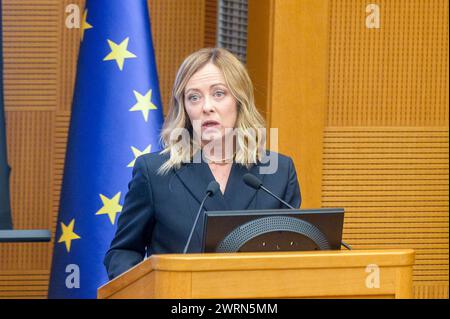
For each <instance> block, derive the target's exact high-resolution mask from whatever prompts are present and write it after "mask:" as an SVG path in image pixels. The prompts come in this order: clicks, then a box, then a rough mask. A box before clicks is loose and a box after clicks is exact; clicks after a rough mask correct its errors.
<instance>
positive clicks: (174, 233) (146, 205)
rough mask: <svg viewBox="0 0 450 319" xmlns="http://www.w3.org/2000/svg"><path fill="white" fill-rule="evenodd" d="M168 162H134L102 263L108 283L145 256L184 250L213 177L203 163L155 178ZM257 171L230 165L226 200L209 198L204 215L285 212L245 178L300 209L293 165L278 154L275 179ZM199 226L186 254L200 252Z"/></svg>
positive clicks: (154, 157)
mask: <svg viewBox="0 0 450 319" xmlns="http://www.w3.org/2000/svg"><path fill="white" fill-rule="evenodd" d="M272 154H274V153H272ZM167 159H168V155H160V154H159V153H152V154H146V155H142V156H140V157H138V159H137V160H136V162H135V165H134V168H133V177H132V179H131V181H130V183H129V184H128V189H129V190H128V193H127V194H126V196H125V202H124V205H123V209H122V212H121V213H120V215H119V219H118V224H117V231H116V234H115V237H114V239H113V240H112V242H111V247H110V249H109V250H108V252H107V253H106V256H105V259H104V264H105V266H106V270H107V272H108V276H109V278H110V279H112V278H114V277H116V276H118V275H119V274H121V273H122V272H124V271H126V270H128V269H129V268H131V267H133V266H134V265H136V264H138V263H139V262H141V261H142V260H143V259H144V257H145V255H147V256H150V255H151V254H165V253H181V252H182V251H183V248H184V246H185V245H186V241H187V239H188V236H189V233H190V230H191V228H192V226H193V224H194V220H195V217H196V214H197V211H198V209H199V206H200V202H201V200H202V199H203V197H204V196H205V191H206V187H207V185H208V184H209V183H210V182H211V181H212V180H214V176H213V174H212V172H211V170H210V168H209V166H208V164H207V163H204V162H202V163H188V164H183V165H182V166H181V167H180V168H179V169H177V170H171V171H169V173H167V174H166V175H158V174H157V170H158V168H159V167H160V166H161V164H163V163H164V162H165V161H166V160H167ZM260 166H261V164H258V165H253V166H252V167H251V168H250V169H247V168H246V167H244V166H242V165H239V164H233V166H232V168H231V172H230V176H229V178H228V182H227V185H226V188H225V192H224V194H222V192H221V191H219V192H217V193H216V194H215V195H214V196H212V197H210V198H208V199H207V200H206V202H205V206H204V207H205V210H207V211H218V210H243V209H279V208H286V207H283V205H282V204H281V203H280V202H279V201H277V200H276V199H274V198H273V197H272V196H270V195H268V194H267V193H265V192H264V191H262V190H258V191H256V190H255V189H253V188H251V187H249V186H247V185H246V184H245V183H244V181H243V179H242V177H243V176H244V174H246V173H251V174H254V175H255V176H256V177H258V178H259V179H260V180H261V181H262V182H263V184H264V186H266V187H267V188H268V189H270V190H271V191H273V192H274V193H275V194H277V195H278V196H280V197H281V198H282V199H284V200H285V201H286V202H288V203H289V204H291V205H292V206H294V207H300V204H301V195H300V187H299V184H298V181H297V174H296V171H295V167H294V164H293V161H292V159H291V158H289V157H287V156H284V155H281V154H278V169H277V170H276V172H275V173H274V174H260V172H259V167H260ZM201 221H202V219H199V222H198V225H197V227H196V229H195V231H194V235H193V236H192V240H191V243H190V246H189V250H188V252H200V251H201V240H202V234H203V223H202V222H201Z"/></svg>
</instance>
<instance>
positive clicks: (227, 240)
mask: <svg viewBox="0 0 450 319" xmlns="http://www.w3.org/2000/svg"><path fill="white" fill-rule="evenodd" d="M203 222H204V227H203V243H202V250H203V252H205V253H208V252H261V251H305V250H306V251H308V250H338V249H340V247H341V241H342V227H343V223H344V209H343V208H324V209H272V210H242V211H207V212H205V216H204V220H203Z"/></svg>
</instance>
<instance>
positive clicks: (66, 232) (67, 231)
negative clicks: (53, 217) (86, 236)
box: [58, 219, 81, 253]
mask: <svg viewBox="0 0 450 319" xmlns="http://www.w3.org/2000/svg"><path fill="white" fill-rule="evenodd" d="M74 226H75V219H72V220H71V221H70V223H69V225H68V226H66V225H64V223H61V230H62V235H61V237H60V238H59V240H58V243H62V242H64V243H65V244H66V249H67V252H68V253H69V252H70V245H71V243H72V240H75V239H80V238H81V237H80V236H78V235H77V234H75V233H74V231H73V228H74Z"/></svg>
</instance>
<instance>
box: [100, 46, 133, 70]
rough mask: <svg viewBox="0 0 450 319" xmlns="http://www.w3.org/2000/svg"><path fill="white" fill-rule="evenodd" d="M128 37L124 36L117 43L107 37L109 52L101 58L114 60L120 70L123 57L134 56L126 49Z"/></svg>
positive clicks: (123, 60)
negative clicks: (123, 38)
mask: <svg viewBox="0 0 450 319" xmlns="http://www.w3.org/2000/svg"><path fill="white" fill-rule="evenodd" d="M129 39H130V38H126V39H125V40H123V41H122V42H121V43H120V44H117V43H115V42H113V41H111V40H109V39H108V44H109V47H110V48H111V52H110V53H109V54H108V55H107V56H105V57H104V58H103V61H110V60H116V62H117V65H118V66H119V69H120V71H122V69H123V63H124V62H125V59H130V58H136V55H134V54H133V53H131V52H130V51H128V50H127V47H128V40H129Z"/></svg>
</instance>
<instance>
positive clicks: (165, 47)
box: [148, 0, 205, 114]
mask: <svg viewBox="0 0 450 319" xmlns="http://www.w3.org/2000/svg"><path fill="white" fill-rule="evenodd" d="M148 3H149V10H150V17H151V23H152V31H153V44H154V47H155V55H156V65H157V68H158V77H159V85H160V90H161V96H162V103H163V109H164V114H167V110H168V103H169V97H170V94H171V90H172V85H173V82H174V80H175V74H176V71H177V69H178V66H179V65H180V64H181V62H183V59H184V58H185V57H186V56H187V55H188V54H190V53H192V52H194V51H196V50H198V49H200V48H202V47H203V42H204V38H205V0H183V1H179V0H164V1H159V0H149V1H148Z"/></svg>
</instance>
